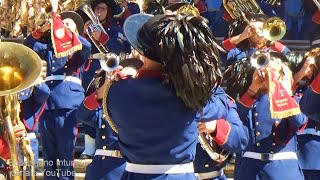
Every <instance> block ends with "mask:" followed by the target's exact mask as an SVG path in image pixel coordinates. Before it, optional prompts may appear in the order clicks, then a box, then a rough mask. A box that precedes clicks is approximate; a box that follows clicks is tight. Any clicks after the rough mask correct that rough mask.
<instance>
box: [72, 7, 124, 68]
mask: <svg viewBox="0 0 320 180" xmlns="http://www.w3.org/2000/svg"><path fill="white" fill-rule="evenodd" d="M78 9H79V10H81V11H83V12H84V13H85V14H86V15H87V16H88V17H89V19H90V20H91V23H90V24H89V28H88V29H86V32H87V35H88V36H89V38H90V40H91V41H92V43H93V44H94V45H95V46H96V48H97V49H98V51H99V54H98V55H96V56H95V55H94V56H95V57H97V58H95V57H93V58H94V59H100V63H101V67H105V68H103V70H105V71H113V70H115V69H116V68H117V67H118V65H119V63H120V58H119V57H118V56H117V55H116V54H114V53H110V52H109V49H108V48H107V47H106V46H105V45H104V44H101V43H100V42H98V41H96V40H95V39H94V38H93V37H92V35H91V33H92V32H93V31H101V32H103V33H105V34H108V33H107V32H106V30H105V29H104V28H103V26H102V24H101V23H100V21H99V17H98V16H96V15H95V14H94V11H93V10H92V8H91V6H90V4H88V2H85V3H84V4H82V5H81V6H80V7H79V8H78Z"/></svg>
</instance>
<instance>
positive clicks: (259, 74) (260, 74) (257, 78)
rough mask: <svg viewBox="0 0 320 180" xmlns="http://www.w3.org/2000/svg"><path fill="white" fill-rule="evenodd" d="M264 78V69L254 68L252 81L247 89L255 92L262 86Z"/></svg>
mask: <svg viewBox="0 0 320 180" xmlns="http://www.w3.org/2000/svg"><path fill="white" fill-rule="evenodd" d="M266 79H267V76H266V73H265V71H259V70H257V69H256V70H255V71H254V73H253V75H252V83H251V85H250V87H249V90H250V91H252V93H255V94H256V93H257V92H258V91H259V90H260V89H261V88H262V87H263V86H265V82H266Z"/></svg>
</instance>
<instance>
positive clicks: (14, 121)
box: [0, 42, 42, 180]
mask: <svg viewBox="0 0 320 180" xmlns="http://www.w3.org/2000/svg"><path fill="white" fill-rule="evenodd" d="M41 73H42V63H41V59H40V57H39V56H38V55H37V54H36V53H35V52H34V51H33V50H31V49H30V48H28V47H26V46H24V45H22V44H17V43H12V42H1V43H0V124H1V126H2V127H3V129H4V130H5V133H4V134H3V135H4V137H5V138H6V140H7V142H8V145H9V148H10V161H7V164H8V165H9V166H10V167H11V173H10V175H11V176H12V177H10V179H13V180H20V179H22V176H23V177H26V172H23V174H22V173H21V171H20V163H19V161H18V152H17V146H16V137H15V134H14V131H13V126H15V125H18V123H19V121H20V119H19V111H20V104H19V103H18V102H19V101H18V94H17V93H18V92H20V91H23V90H25V89H27V88H29V87H31V86H33V85H34V84H35V82H37V80H38V79H39V78H41ZM25 134H26V133H25ZM19 147H20V149H21V152H22V155H23V156H24V157H25V158H26V160H27V162H24V163H23V164H24V166H30V178H31V179H32V180H34V179H35V177H34V175H35V171H34V155H33V152H32V149H31V146H30V140H29V139H28V138H27V137H22V138H21V139H20V140H19ZM24 169H25V167H24Z"/></svg>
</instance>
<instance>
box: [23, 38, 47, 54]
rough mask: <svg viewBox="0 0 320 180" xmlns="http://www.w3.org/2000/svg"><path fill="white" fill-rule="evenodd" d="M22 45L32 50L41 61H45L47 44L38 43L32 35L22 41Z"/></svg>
mask: <svg viewBox="0 0 320 180" xmlns="http://www.w3.org/2000/svg"><path fill="white" fill-rule="evenodd" d="M23 44H24V45H25V46H27V47H29V48H31V49H32V50H34V51H35V52H36V53H37V54H38V55H39V56H40V57H41V59H45V55H46V51H47V44H44V43H41V42H39V41H38V40H37V39H35V38H33V36H32V34H30V35H29V36H28V37H27V38H26V39H25V40H24V41H23Z"/></svg>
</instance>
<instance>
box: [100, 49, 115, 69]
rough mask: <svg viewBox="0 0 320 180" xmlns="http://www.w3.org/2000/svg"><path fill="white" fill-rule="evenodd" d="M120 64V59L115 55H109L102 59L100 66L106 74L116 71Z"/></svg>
mask: <svg viewBox="0 0 320 180" xmlns="http://www.w3.org/2000/svg"><path fill="white" fill-rule="evenodd" d="M119 64H120V58H119V56H117V55H116V54H114V53H107V54H106V55H105V56H104V57H103V58H102V59H100V66H101V69H103V70H104V71H106V72H110V71H113V70H115V69H116V68H117V67H118V66H119Z"/></svg>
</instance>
